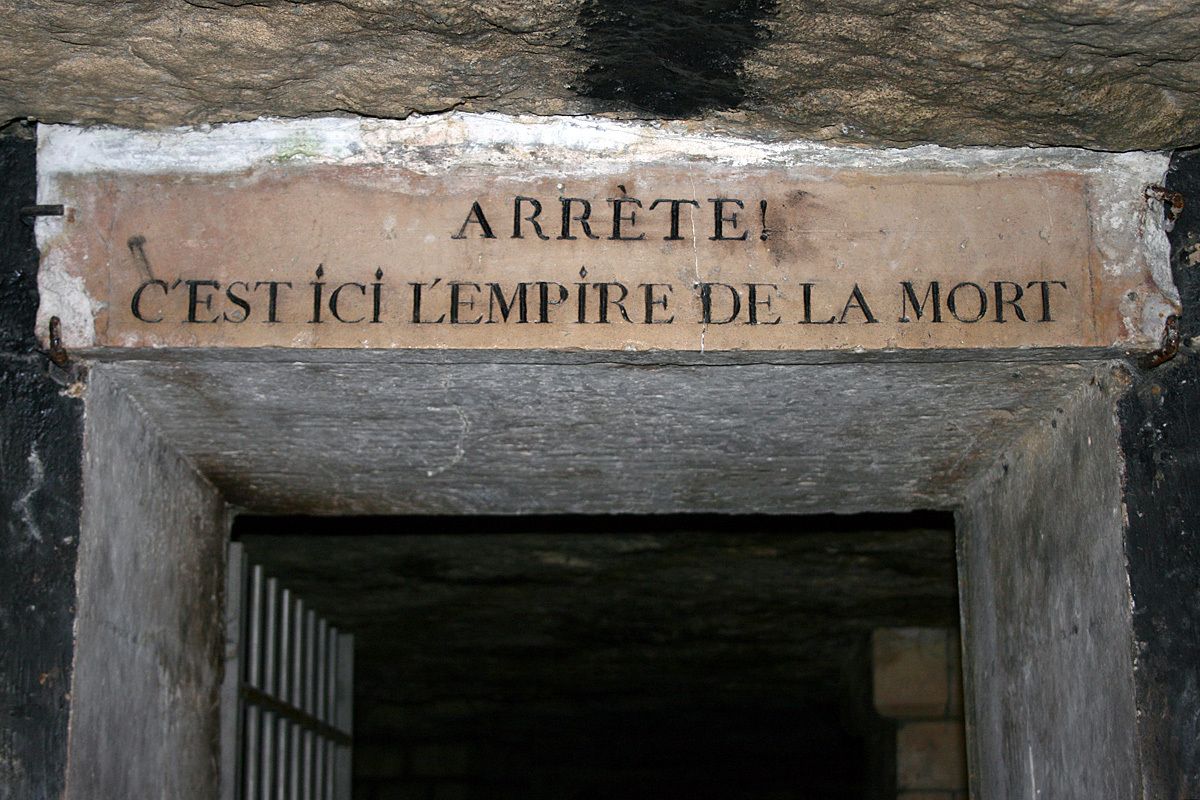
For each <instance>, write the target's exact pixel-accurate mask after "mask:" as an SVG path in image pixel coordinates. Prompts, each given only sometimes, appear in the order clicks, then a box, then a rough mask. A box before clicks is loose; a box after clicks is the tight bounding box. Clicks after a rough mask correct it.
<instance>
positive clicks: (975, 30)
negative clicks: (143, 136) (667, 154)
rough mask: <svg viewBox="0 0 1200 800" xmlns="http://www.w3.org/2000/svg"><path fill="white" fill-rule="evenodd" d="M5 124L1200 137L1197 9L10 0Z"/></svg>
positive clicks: (875, 0) (753, 1)
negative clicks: (627, 121) (20, 120)
mask: <svg viewBox="0 0 1200 800" xmlns="http://www.w3.org/2000/svg"><path fill="white" fill-rule="evenodd" d="M0 22H2V24H0V120H5V119H11V118H17V117H32V118H35V119H37V120H40V121H45V122H75V123H87V124H91V123H116V124H120V125H126V126H134V127H160V126H173V125H181V124H199V123H216V122H224V121H230V120H241V119H251V118H255V117H259V116H264V115H267V116H306V115H317V114H331V113H354V114H363V115H369V116H379V117H405V116H408V115H411V114H414V113H422V114H428V113H435V112H440V111H445V110H448V109H464V110H469V111H501V112H506V113H535V114H585V113H601V114H614V115H618V116H629V117H639V118H680V119H690V120H696V121H697V122H698V123H701V124H706V125H713V126H715V127H718V128H722V129H726V130H731V131H740V132H749V131H751V130H753V131H756V132H758V133H759V134H760V135H767V136H781V137H782V136H787V137H803V138H818V139H836V140H841V141H851V142H863V143H872V144H881V143H882V144H901V145H903V144H912V143H918V142H936V143H940V144H945V145H967V144H991V145H1022V144H1041V145H1075V146H1080V147H1089V148H1097V149H1105V150H1130V149H1166V148H1173V147H1181V146H1188V145H1195V144H1200V8H1198V7H1197V4H1196V3H1195V2H1193V1H1192V0H1164V1H1162V2H1142V1H1140V0H1139V1H1137V2H1130V0H1071V1H1069V2H1061V1H1060V0H1009V1H1008V2H995V3H992V2H989V3H968V2H963V0H841V1H839V2H836V3H835V2H826V0H647V1H646V2H640V3H632V2H627V0H570V1H568V2H564V1H561V0H501V1H500V2H496V1H494V0H493V2H467V0H424V1H423V2H412V3H400V2H394V1H393V0H339V1H338V2H325V1H323V0H311V1H310V2H302V1H296V0H259V1H258V2H243V0H189V2H184V1H183V0H166V1H165V2H164V1H162V0H137V1H135V2H117V1H116V0H86V2H85V1H84V0H0Z"/></svg>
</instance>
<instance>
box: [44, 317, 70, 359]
mask: <svg viewBox="0 0 1200 800" xmlns="http://www.w3.org/2000/svg"><path fill="white" fill-rule="evenodd" d="M48 354H49V356H50V360H51V361H53V362H54V365H55V366H57V367H66V366H67V364H69V363H71V357H70V356H68V355H67V350H66V348H65V347H63V343H62V320H60V319H59V318H58V317H51V318H50V349H49V351H48Z"/></svg>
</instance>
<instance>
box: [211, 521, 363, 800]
mask: <svg viewBox="0 0 1200 800" xmlns="http://www.w3.org/2000/svg"><path fill="white" fill-rule="evenodd" d="M226 605H227V614H226V628H227V630H228V641H227V646H226V663H225V667H226V676H225V686H224V696H223V700H224V704H223V713H224V714H225V719H224V720H223V730H222V740H223V751H222V758H223V768H222V798H224V800H350V778H351V773H350V771H351V766H352V762H351V744H352V738H351V732H352V725H353V673H354V637H353V636H352V635H350V634H348V633H342V632H341V631H339V630H338V629H337V627H336V626H334V625H331V624H329V622H328V621H327V620H325V619H324V618H323V617H321V615H319V614H318V613H317V612H316V611H315V610H313V609H311V608H309V607H307V606H306V604H305V603H304V601H303V600H302V599H300V598H298V597H296V595H295V594H294V593H293V592H292V591H291V590H290V589H288V588H286V587H284V586H282V585H281V584H280V582H279V581H278V580H277V579H276V578H274V577H271V576H269V575H267V574H266V571H265V570H264V569H263V567H262V566H261V565H259V564H251V563H249V562H248V560H247V558H246V555H245V552H244V550H243V547H242V545H241V544H240V543H238V542H233V543H231V544H230V545H229V588H228V592H227V595H226Z"/></svg>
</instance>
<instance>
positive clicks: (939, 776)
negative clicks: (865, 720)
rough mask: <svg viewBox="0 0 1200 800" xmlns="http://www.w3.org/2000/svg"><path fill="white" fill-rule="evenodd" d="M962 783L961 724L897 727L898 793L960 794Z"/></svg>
mask: <svg viewBox="0 0 1200 800" xmlns="http://www.w3.org/2000/svg"><path fill="white" fill-rule="evenodd" d="M966 783H967V757H966V742H965V737H964V734H963V725H962V723H961V722H949V721H941V722H906V723H903V724H902V725H901V726H900V730H899V731H897V733H896V786H897V788H898V789H900V790H914V789H920V790H930V789H942V790H960V789H963V788H965V786H966ZM910 800H911V798H910Z"/></svg>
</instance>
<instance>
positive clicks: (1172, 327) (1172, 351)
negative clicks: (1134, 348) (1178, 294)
mask: <svg viewBox="0 0 1200 800" xmlns="http://www.w3.org/2000/svg"><path fill="white" fill-rule="evenodd" d="M1182 339H1183V336H1182V335H1181V334H1180V332H1179V317H1178V316H1176V315H1175V314H1172V315H1171V316H1169V317H1167V324H1166V325H1164V326H1163V336H1162V343H1161V346H1160V347H1159V348H1158V349H1157V350H1155V351H1154V352H1153V353H1147V354H1146V355H1144V356H1142V357H1141V358H1140V359H1138V366H1139V367H1141V368H1142V369H1154V368H1155V367H1158V366H1162V365H1163V364H1165V363H1167V362H1168V361H1170V360H1171V359H1172V358H1174V357H1175V355H1176V354H1177V353H1178V352H1179V345H1180V342H1181V341H1182Z"/></svg>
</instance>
